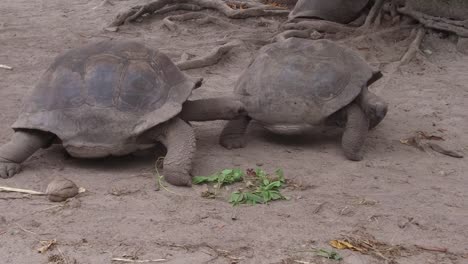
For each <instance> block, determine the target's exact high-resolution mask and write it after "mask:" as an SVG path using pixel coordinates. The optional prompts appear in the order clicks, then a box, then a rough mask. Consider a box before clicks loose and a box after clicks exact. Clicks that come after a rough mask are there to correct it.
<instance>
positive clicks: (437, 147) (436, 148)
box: [427, 142, 463, 159]
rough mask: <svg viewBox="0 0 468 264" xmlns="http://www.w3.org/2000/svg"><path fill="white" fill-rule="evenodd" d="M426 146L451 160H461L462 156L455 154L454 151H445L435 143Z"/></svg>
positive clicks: (445, 149)
mask: <svg viewBox="0 0 468 264" xmlns="http://www.w3.org/2000/svg"><path fill="white" fill-rule="evenodd" d="M427 145H428V146H429V147H430V148H431V149H432V150H434V151H436V152H439V153H440V154H444V155H446V156H450V157H453V158H459V159H461V158H463V155H462V154H460V153H458V152H456V151H453V150H450V149H447V148H445V147H443V146H441V145H439V144H437V143H434V142H428V143H427Z"/></svg>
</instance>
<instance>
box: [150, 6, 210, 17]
mask: <svg viewBox="0 0 468 264" xmlns="http://www.w3.org/2000/svg"><path fill="white" fill-rule="evenodd" d="M202 9H203V8H201V7H200V6H197V5H192V4H175V5H171V6H168V7H166V8H163V9H160V10H158V11H156V12H154V14H155V15H163V14H166V13H169V12H172V11H177V10H187V11H200V10H202Z"/></svg>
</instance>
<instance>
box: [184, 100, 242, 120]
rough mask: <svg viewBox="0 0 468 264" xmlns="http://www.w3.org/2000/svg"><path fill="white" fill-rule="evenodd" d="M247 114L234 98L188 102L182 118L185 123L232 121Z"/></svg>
mask: <svg viewBox="0 0 468 264" xmlns="http://www.w3.org/2000/svg"><path fill="white" fill-rule="evenodd" d="M244 113H245V110H244V107H243V104H242V103H241V102H240V101H239V100H236V99H235V98H234V97H219V98H210V99H200V100H193V101H187V102H185V103H184V104H183V106H182V112H181V113H180V118H182V119H183V120H185V121H212V120H231V119H234V118H237V117H239V116H241V115H243V114H244Z"/></svg>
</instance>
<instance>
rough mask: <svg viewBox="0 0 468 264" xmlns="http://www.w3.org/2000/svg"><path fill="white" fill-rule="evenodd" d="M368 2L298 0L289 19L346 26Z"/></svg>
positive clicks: (355, 0) (363, 0)
mask: <svg viewBox="0 0 468 264" xmlns="http://www.w3.org/2000/svg"><path fill="white" fill-rule="evenodd" d="M368 3H369V0H352V1H350V0H326V1H323V0H299V1H298V2H297V3H296V5H295V6H294V9H293V10H292V11H291V13H290V14H289V19H295V18H318V19H324V20H328V21H333V22H337V23H342V24H347V23H349V22H351V21H353V20H355V19H356V18H358V17H359V15H360V14H361V12H362V11H363V10H364V8H365V7H366V6H367V4H368Z"/></svg>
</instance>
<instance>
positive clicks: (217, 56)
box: [176, 41, 241, 70]
mask: <svg viewBox="0 0 468 264" xmlns="http://www.w3.org/2000/svg"><path fill="white" fill-rule="evenodd" d="M240 44H241V43H240V42H239V41H231V42H228V43H226V44H224V45H222V46H219V47H217V48H216V49H214V50H213V51H211V52H210V53H209V54H208V55H206V56H203V57H201V58H198V59H193V60H185V61H184V60H182V61H180V62H177V63H176V65H177V67H179V69H180V70H190V69H196V68H203V67H207V66H211V65H214V64H216V63H218V61H220V60H221V58H222V57H223V56H224V54H226V53H227V52H229V51H230V50H231V49H233V48H235V47H238V46H239V45H240Z"/></svg>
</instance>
